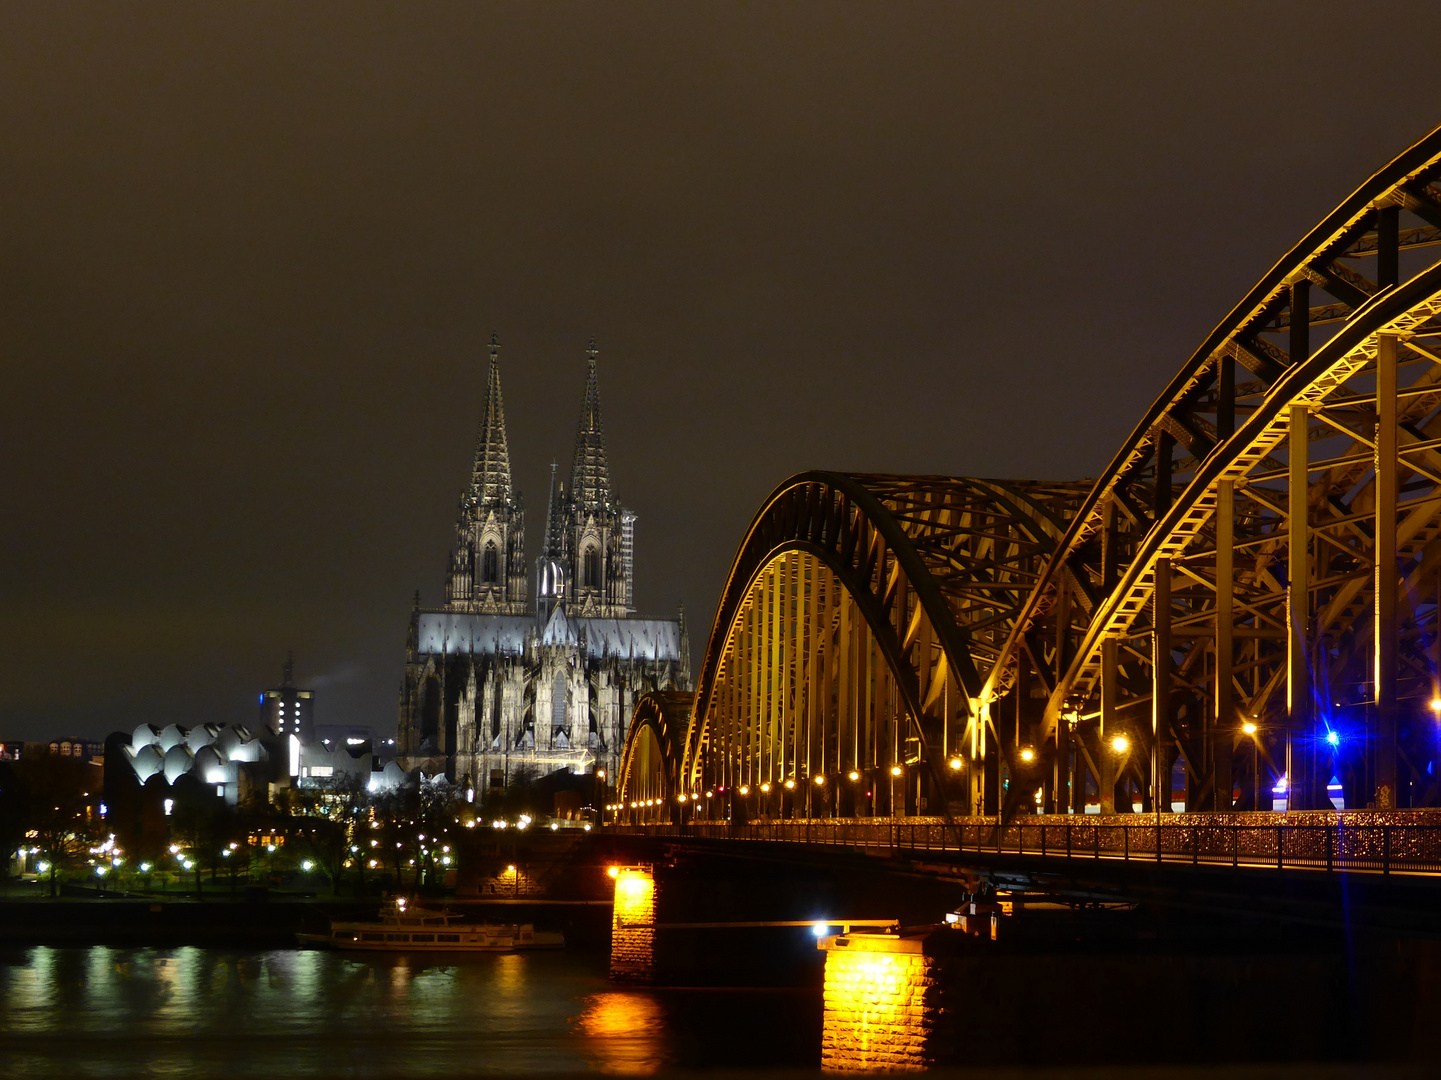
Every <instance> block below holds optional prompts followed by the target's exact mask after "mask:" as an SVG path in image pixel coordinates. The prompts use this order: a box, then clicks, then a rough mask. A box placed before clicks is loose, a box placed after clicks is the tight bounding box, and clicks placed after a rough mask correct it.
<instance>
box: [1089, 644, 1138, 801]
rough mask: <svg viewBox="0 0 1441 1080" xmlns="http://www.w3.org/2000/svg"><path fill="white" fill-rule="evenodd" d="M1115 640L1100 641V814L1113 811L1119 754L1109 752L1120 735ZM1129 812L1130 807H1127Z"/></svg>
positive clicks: (1097, 763) (1098, 764)
mask: <svg viewBox="0 0 1441 1080" xmlns="http://www.w3.org/2000/svg"><path fill="white" fill-rule="evenodd" d="M1118 644H1119V643H1118V642H1117V640H1116V639H1115V638H1114V637H1112V636H1111V635H1109V634H1107V635H1106V636H1105V637H1103V638H1102V639H1101V727H1100V732H1101V737H1100V739H1099V740H1098V741H1099V751H1100V752H1099V754H1098V757H1099V760H1098V761H1097V762H1096V765H1097V767H1098V768H1099V770H1100V773H1101V775H1100V777H1099V778H1098V779H1099V780H1100V783H1101V813H1103V814H1114V813H1115V812H1116V765H1117V762H1118V760H1119V755H1118V754H1116V753H1114V752H1113V751H1112V750H1111V745H1110V743H1111V739H1112V738H1113V737H1114V736H1116V735H1118V734H1120V727H1119V726H1118V723H1117V720H1116V677H1117V674H1118V672H1117V663H1116V659H1117V657H1116V651H1117V646H1118ZM1126 809H1127V810H1130V807H1129V806H1128V807H1126Z"/></svg>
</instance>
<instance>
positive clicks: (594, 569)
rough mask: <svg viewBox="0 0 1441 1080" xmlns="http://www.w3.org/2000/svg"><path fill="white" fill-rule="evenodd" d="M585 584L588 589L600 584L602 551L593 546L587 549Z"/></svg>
mask: <svg viewBox="0 0 1441 1080" xmlns="http://www.w3.org/2000/svg"><path fill="white" fill-rule="evenodd" d="M585 585H586V588H588V589H594V588H596V587H597V586H599V585H600V552H599V551H597V550H596V549H595V548H593V547H588V548H586V549H585Z"/></svg>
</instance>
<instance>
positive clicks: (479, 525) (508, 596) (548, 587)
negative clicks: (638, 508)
mask: <svg viewBox="0 0 1441 1080" xmlns="http://www.w3.org/2000/svg"><path fill="white" fill-rule="evenodd" d="M595 358H596V348H595V342H594V341H592V342H591V343H590V348H589V349H588V350H587V352H586V366H587V370H586V383H585V397H584V398H583V399H582V403H581V410H580V424H579V425H578V427H577V430H576V435H575V460H574V464H573V465H572V467H571V473H570V486H569V488H567V487H566V485H565V483H564V482H561V483H560V484H559V485H557V483H556V477H555V466H554V465H551V474H550V500H549V504H548V505H547V507H546V516H545V541H544V544H543V546H542V549H541V555H540V558H539V559H537V560H536V610H537V612H538V613H539V614H540V616H541V618H542V619H544V618H546V617H547V616H548V615H549V614H550V611H551V610H552V609H553V608H554V607H555V605H556V604H557V603H558V602H560V601H568V603H569V606H570V610H571V612H572V614H575V615H581V616H594V615H600V616H610V617H624V616H626V615H629V614H631V613H632V612H633V611H634V610H635V607H634V595H635V594H634V591H633V588H632V580H633V578H632V574H633V569H634V568H633V553H634V547H633V540H634V535H635V515H634V514H632V513H631V512H630V511H628V510H626V509H624V508H623V507H622V506H621V505H620V503H619V502H617V501H616V499H615V498H614V497H613V496H612V494H611V490H610V468H609V466H608V465H607V464H606V458H605V438H604V431H603V429H602V427H601V420H600V389H599V386H598V385H597V382H596V370H595ZM527 570H528V567H527V566H526V562H525V508H524V505H523V503H522V500H521V498H520V494H519V493H518V492H517V491H516V490H515V488H514V485H513V483H512V482H511V477H510V450H509V448H508V446H507V444H506V436H505V404H504V401H503V399H502V397H501V392H500V344H499V342H497V341H496V339H495V336H494V335H491V339H490V374H489V378H488V379H487V382H486V395H485V408H484V412H483V413H482V416H481V421H480V436H479V438H478V439H477V440H476V447H475V464H474V466H473V468H472V469H471V477H470V487H469V488H468V489H467V490H466V491H465V492H464V493H463V494H462V495H461V498H460V515H459V518H458V520H457V521H456V525H455V548H454V551H453V554H452V558H451V565H450V576H449V579H448V581H447V583H446V595H445V601H446V606H447V607H448V608H450V609H451V610H453V611H470V612H477V613H482V614H506V615H519V614H524V613H526V612H527V611H529V610H530V604H529V601H528V596H527V594H528V581H527V578H528V574H527Z"/></svg>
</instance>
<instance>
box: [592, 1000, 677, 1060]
mask: <svg viewBox="0 0 1441 1080" xmlns="http://www.w3.org/2000/svg"><path fill="white" fill-rule="evenodd" d="M664 1024H665V1010H664V1009H663V1008H662V1007H661V1004H660V1002H658V1001H656V1000H655V998H653V997H652V996H651V995H649V994H647V993H645V992H644V991H637V990H633V991H623V990H621V991H610V992H607V993H603V994H592V995H591V996H590V997H588V998H586V1001H585V1011H584V1012H582V1013H581V1015H580V1018H579V1019H578V1020H577V1021H576V1027H577V1029H578V1030H579V1033H580V1034H581V1035H582V1036H584V1037H585V1038H586V1039H588V1040H590V1043H589V1045H588V1046H587V1050H588V1051H589V1052H590V1054H592V1055H593V1056H594V1058H595V1062H596V1065H597V1067H598V1068H599V1069H600V1070H601V1071H602V1072H608V1073H630V1074H649V1073H654V1072H656V1071H657V1070H658V1069H660V1067H661V1066H662V1065H664V1064H665V1061H664V1054H663V1052H662V1040H661V1032H662V1031H663V1030H664Z"/></svg>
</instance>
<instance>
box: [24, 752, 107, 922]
mask: <svg viewBox="0 0 1441 1080" xmlns="http://www.w3.org/2000/svg"><path fill="white" fill-rule="evenodd" d="M90 768H91V766H90V765H89V764H88V763H86V762H82V761H77V760H75V759H74V758H62V757H55V756H51V755H46V754H40V755H34V756H27V757H25V758H22V759H21V760H20V761H17V762H16V763H15V777H16V780H17V781H18V783H19V787H20V801H21V806H22V811H21V820H22V823H23V825H24V830H25V840H26V842H27V843H29V844H30V846H31V847H38V848H39V849H40V857H41V859H42V861H44V862H45V863H47V864H48V871H49V880H50V895H51V896H52V897H53V896H55V894H56V891H57V886H56V879H57V877H56V876H57V874H58V873H59V870H60V868H61V867H62V866H71V865H74V864H76V863H78V862H81V861H83V860H84V859H85V857H86V856H87V855H88V854H89V853H90V850H91V848H93V847H94V846H95V845H96V843H97V841H98V840H99V834H100V819H99V815H98V813H97V812H96V807H95V805H94V804H95V803H96V802H98V801H99V799H98V796H97V797H95V798H94V799H92V797H91V794H90V791H89V788H90V787H91V786H92V785H91V784H89V783H88V781H90V780H91V779H92V777H91V776H90V774H89V770H90Z"/></svg>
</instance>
